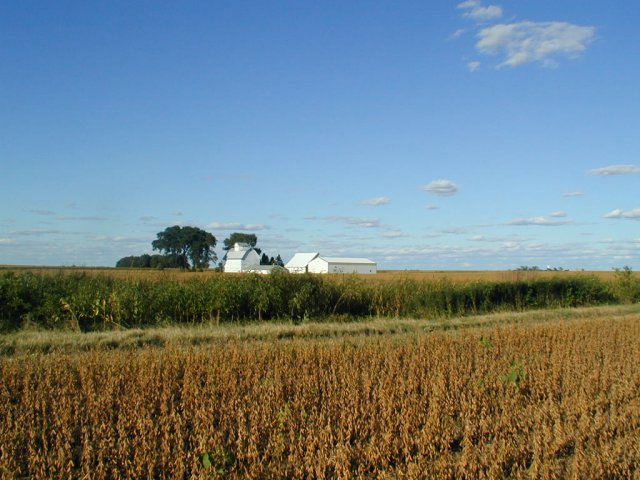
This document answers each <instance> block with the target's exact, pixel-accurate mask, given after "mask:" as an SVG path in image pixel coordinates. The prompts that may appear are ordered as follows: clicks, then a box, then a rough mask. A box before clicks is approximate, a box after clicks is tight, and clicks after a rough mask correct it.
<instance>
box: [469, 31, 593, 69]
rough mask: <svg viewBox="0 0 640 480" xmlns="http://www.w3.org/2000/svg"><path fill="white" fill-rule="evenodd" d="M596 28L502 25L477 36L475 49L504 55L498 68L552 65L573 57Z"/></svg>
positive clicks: (589, 41)
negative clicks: (560, 58)
mask: <svg viewBox="0 0 640 480" xmlns="http://www.w3.org/2000/svg"><path fill="white" fill-rule="evenodd" d="M595 32H596V29H595V27H589V26H580V25H574V24H571V23H568V22H557V21H553V22H531V21H523V22H516V23H501V24H497V25H492V26H490V27H486V28H483V29H482V30H480V32H479V33H478V38H479V40H478V42H477V43H476V49H477V50H478V51H479V52H480V53H482V54H486V55H503V56H504V60H503V61H502V62H501V63H500V64H498V68H500V67H505V66H507V67H517V66H519V65H524V64H527V63H534V62H536V63H540V64H542V65H544V66H555V65H556V64H557V59H558V58H559V57H567V58H575V57H578V56H579V55H580V54H582V53H583V52H584V51H585V50H586V48H587V46H588V45H589V44H590V43H591V42H592V41H593V40H594V38H595Z"/></svg>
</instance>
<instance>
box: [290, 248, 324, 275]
mask: <svg viewBox="0 0 640 480" xmlns="http://www.w3.org/2000/svg"><path fill="white" fill-rule="evenodd" d="M319 256H320V254H319V253H318V252H311V253H296V254H295V255H294V256H293V258H292V259H291V260H289V261H288V262H287V264H286V265H285V266H284V268H286V269H287V270H288V271H290V272H291V273H307V272H308V271H309V262H311V261H312V260H313V259H314V258H317V257H319Z"/></svg>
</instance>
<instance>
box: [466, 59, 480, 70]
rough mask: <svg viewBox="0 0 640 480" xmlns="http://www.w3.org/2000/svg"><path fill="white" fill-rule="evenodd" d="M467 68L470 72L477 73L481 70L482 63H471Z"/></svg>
mask: <svg viewBox="0 0 640 480" xmlns="http://www.w3.org/2000/svg"><path fill="white" fill-rule="evenodd" d="M467 68H468V69H469V71H470V72H475V71H476V70H478V69H479V68H480V62H478V61H477V60H476V61H474V62H469V63H467Z"/></svg>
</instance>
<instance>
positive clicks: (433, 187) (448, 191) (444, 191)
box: [421, 179, 460, 196]
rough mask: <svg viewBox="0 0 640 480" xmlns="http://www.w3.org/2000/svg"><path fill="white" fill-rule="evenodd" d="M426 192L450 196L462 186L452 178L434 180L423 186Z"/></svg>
mask: <svg viewBox="0 0 640 480" xmlns="http://www.w3.org/2000/svg"><path fill="white" fill-rule="evenodd" d="M421 189H422V190H424V191H425V192H429V193H433V194H434V195H440V196H450V195H455V194H456V193H458V190H460V188H459V187H458V186H457V185H456V184H455V183H453V182H452V181H451V180H446V179H440V180H434V181H432V182H430V183H428V184H426V185H423V186H422V187H421Z"/></svg>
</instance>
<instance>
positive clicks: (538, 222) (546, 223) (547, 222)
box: [507, 217, 574, 227]
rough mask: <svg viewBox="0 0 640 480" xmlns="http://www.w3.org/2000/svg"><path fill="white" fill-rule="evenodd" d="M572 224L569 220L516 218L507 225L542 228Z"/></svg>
mask: <svg viewBox="0 0 640 480" xmlns="http://www.w3.org/2000/svg"><path fill="white" fill-rule="evenodd" d="M572 223H574V222H573V221H571V220H551V219H549V218H546V217H530V218H516V219H514V220H511V221H510V222H508V223H507V225H514V226H527V225H535V226H542V227H557V226H560V225H571V224H572Z"/></svg>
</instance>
